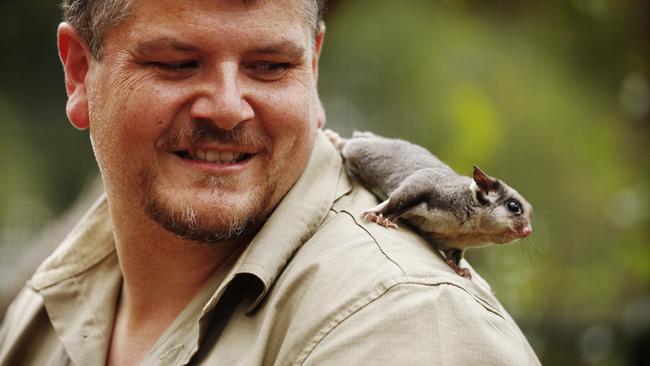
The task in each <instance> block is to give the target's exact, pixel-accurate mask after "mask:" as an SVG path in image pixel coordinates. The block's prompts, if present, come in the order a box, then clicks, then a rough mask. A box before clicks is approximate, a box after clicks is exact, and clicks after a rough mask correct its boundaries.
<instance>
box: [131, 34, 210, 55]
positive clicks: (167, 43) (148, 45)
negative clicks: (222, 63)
mask: <svg viewBox="0 0 650 366" xmlns="http://www.w3.org/2000/svg"><path fill="white" fill-rule="evenodd" d="M170 49H172V50H176V51H185V52H196V51H199V50H200V49H199V48H198V47H196V46H194V45H192V44H189V43H185V42H181V41H179V40H177V39H175V38H169V37H161V38H156V39H152V40H150V41H144V42H140V43H138V44H137V46H136V51H137V52H138V53H139V54H148V53H154V52H158V51H165V50H170Z"/></svg>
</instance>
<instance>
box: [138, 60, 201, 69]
mask: <svg viewBox="0 0 650 366" xmlns="http://www.w3.org/2000/svg"><path fill="white" fill-rule="evenodd" d="M148 65H150V66H153V67H156V68H159V69H161V70H164V71H173V72H184V71H189V70H193V69H195V68H197V67H198V66H199V63H198V62H196V61H181V62H150V63H148Z"/></svg>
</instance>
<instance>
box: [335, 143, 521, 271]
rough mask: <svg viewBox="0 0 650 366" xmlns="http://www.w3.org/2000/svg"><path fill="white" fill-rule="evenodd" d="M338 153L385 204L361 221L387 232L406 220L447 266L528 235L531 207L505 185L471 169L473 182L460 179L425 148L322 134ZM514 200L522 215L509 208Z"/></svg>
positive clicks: (454, 265)
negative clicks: (467, 253) (482, 248)
mask: <svg viewBox="0 0 650 366" xmlns="http://www.w3.org/2000/svg"><path fill="white" fill-rule="evenodd" d="M326 134H327V135H328V136H329V138H330V140H332V142H333V144H334V145H335V146H336V147H337V148H338V149H339V150H340V151H341V155H342V156H343V158H344V159H345V164H346V167H347V169H348V171H349V172H350V173H351V174H353V175H355V176H357V177H358V178H359V180H361V181H362V183H363V184H364V185H366V186H367V187H368V188H369V189H371V190H372V191H374V192H375V193H376V194H377V195H378V196H379V197H380V198H382V199H384V201H383V202H382V203H380V204H379V205H377V206H376V207H373V208H370V209H368V210H367V211H366V212H365V213H364V217H366V218H368V217H370V219H371V220H373V221H375V222H377V223H379V224H382V225H384V226H386V227H396V226H395V225H394V224H393V221H394V220H397V219H398V218H401V219H404V220H407V221H408V222H409V223H410V224H411V225H413V226H415V228H416V229H418V230H419V231H420V232H421V233H422V235H423V236H424V237H425V238H427V239H428V240H429V241H430V242H431V243H432V244H433V245H434V246H435V247H436V248H438V249H440V250H442V251H443V252H445V255H446V256H447V258H448V261H447V262H448V263H449V265H450V266H451V267H452V268H454V269H455V270H456V272H458V273H459V274H461V275H462V276H464V277H469V272H468V271H467V270H466V269H462V268H460V267H459V266H458V261H459V260H460V259H461V258H462V254H463V251H464V250H465V249H467V248H471V247H478V246H482V245H486V244H489V243H507V242H511V241H513V240H516V239H518V238H521V237H526V236H527V235H529V234H530V232H531V230H532V229H531V225H530V221H531V220H532V206H531V205H530V204H529V203H528V202H527V201H526V200H525V199H524V198H523V196H521V195H520V194H519V193H518V192H517V191H515V190H514V189H512V188H511V187H509V186H508V185H506V184H505V183H504V182H502V181H500V180H498V179H495V178H492V177H489V176H487V175H486V174H485V173H483V171H481V170H480V169H479V168H478V167H476V166H475V167H474V177H473V178H470V177H466V176H462V175H459V174H458V173H456V172H455V171H454V170H453V169H451V168H450V167H449V166H447V165H446V164H445V163H443V162H442V161H440V159H438V158H437V157H435V156H434V155H433V154H431V153H430V152H429V151H428V150H427V149H425V148H423V147H421V146H418V145H415V144H412V143H410V142H408V141H404V140H400V139H389V138H384V137H381V136H378V135H375V134H373V133H371V132H355V133H354V134H353V136H352V138H351V139H342V138H340V137H339V136H338V134H336V133H335V132H333V131H329V130H328V131H326ZM510 201H516V202H517V203H518V204H519V205H520V207H521V210H520V212H512V211H511V210H509V209H508V206H507V204H508V202H510Z"/></svg>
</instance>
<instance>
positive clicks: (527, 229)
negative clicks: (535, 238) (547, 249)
mask: <svg viewBox="0 0 650 366" xmlns="http://www.w3.org/2000/svg"><path fill="white" fill-rule="evenodd" d="M532 232H533V228H532V227H531V226H530V225H527V226H526V227H525V228H523V229H522V230H521V237H522V238H527V237H528V236H529V235H530V234H531V233H532Z"/></svg>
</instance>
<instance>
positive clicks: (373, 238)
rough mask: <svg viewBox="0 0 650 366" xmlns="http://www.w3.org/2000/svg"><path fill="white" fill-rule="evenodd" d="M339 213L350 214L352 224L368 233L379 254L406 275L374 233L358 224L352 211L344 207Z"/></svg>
mask: <svg viewBox="0 0 650 366" xmlns="http://www.w3.org/2000/svg"><path fill="white" fill-rule="evenodd" d="M341 213H344V214H347V215H348V216H350V218H351V219H352V221H353V222H354V224H355V225H357V227H359V228H360V229H361V230H363V231H365V232H366V234H368V236H369V237H370V238H372V241H373V242H374V243H375V245H376V246H377V249H379V251H380V252H381V254H383V255H384V257H386V259H388V261H390V262H391V263H393V264H394V265H395V266H396V267H397V268H399V270H400V272H402V275H404V276H407V274H406V271H405V270H404V268H402V266H400V264H399V263H397V261H395V260H394V259H393V258H391V257H390V255H388V253H386V251H384V248H382V247H381V245H380V244H379V241H377V238H375V237H374V235H372V233H371V232H370V231H368V229H366V228H365V227H363V225H361V224H359V222H357V219H356V218H355V217H354V215H353V214H352V213H350V212H349V211H347V210H345V209H343V210H341Z"/></svg>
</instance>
